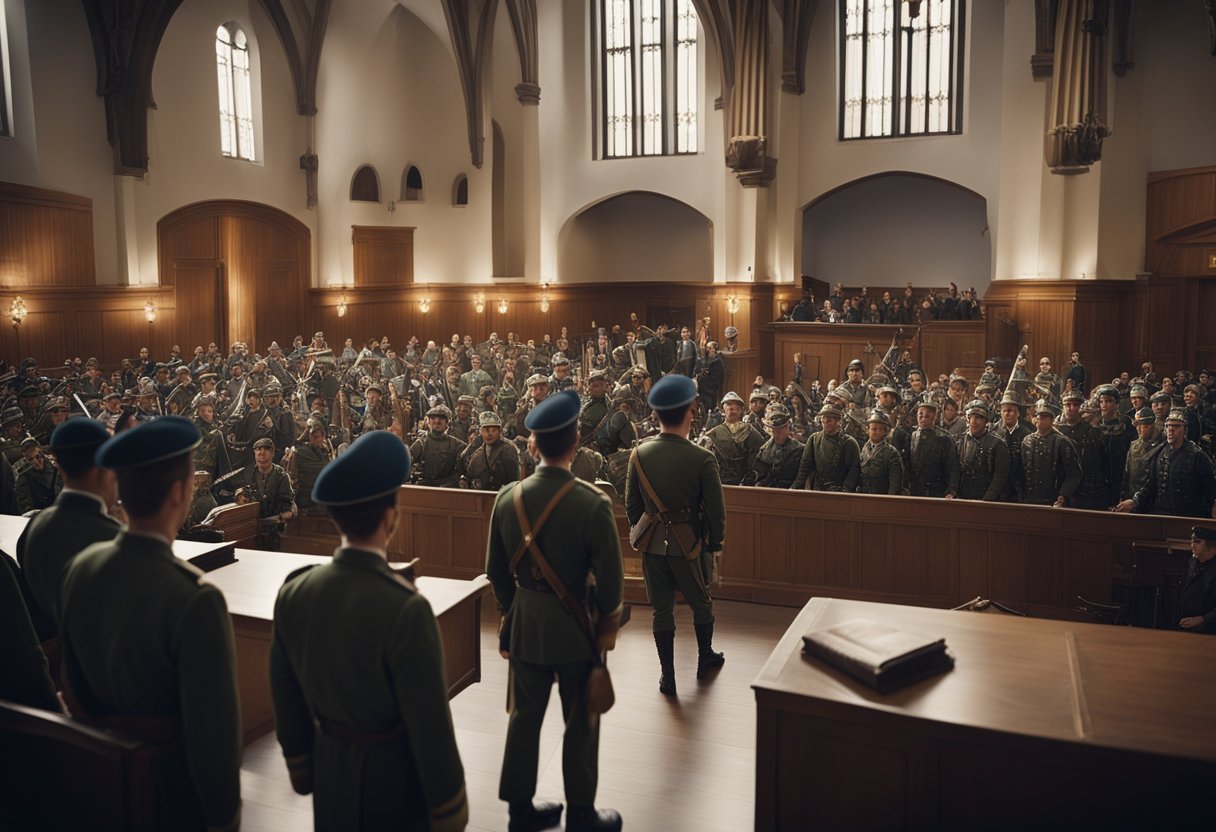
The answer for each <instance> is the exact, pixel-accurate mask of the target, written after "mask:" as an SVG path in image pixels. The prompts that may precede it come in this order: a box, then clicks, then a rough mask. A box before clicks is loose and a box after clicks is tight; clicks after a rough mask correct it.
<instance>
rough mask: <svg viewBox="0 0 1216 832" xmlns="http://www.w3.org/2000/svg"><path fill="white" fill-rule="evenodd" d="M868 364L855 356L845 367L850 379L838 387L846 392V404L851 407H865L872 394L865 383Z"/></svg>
mask: <svg viewBox="0 0 1216 832" xmlns="http://www.w3.org/2000/svg"><path fill="white" fill-rule="evenodd" d="M865 374H866V365H865V364H863V363H862V361H861V359H860V358H854V359H853V360H852V361H850V362H849V366H848V367H846V368H845V375H846V376H847V377H848V380H847V381H845V382H843V383H842V384H841V385H840V386H839V387H837V388H836V389H837V390H838V391H841V392H843V393H844V400H845V404H846V405H848V406H851V407H865V406H866V404H867V402H868V400H869V396H870V390H869V388H868V387H866V383H865Z"/></svg>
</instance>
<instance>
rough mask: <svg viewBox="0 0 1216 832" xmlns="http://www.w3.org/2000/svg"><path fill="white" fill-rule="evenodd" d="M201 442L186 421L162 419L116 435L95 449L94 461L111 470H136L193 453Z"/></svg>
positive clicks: (199, 434) (198, 435)
mask: <svg viewBox="0 0 1216 832" xmlns="http://www.w3.org/2000/svg"><path fill="white" fill-rule="evenodd" d="M202 441H203V436H202V434H201V433H199V432H198V428H196V427H195V426H194V423H193V422H191V421H190V420H189V419H183V418H182V417H181V416H163V417H161V418H159V419H153V420H152V421H150V422H145V423H144V424H142V425H139V426H138V427H135V428H132V429H131V430H125V431H123V432H122V433H120V434H117V435H116V436H115V437H114V438H113V439H110V440H109V441H108V442H106V443H105V444H104V445H102V446H101V447H100V448H98V449H97V456H96V457H95V458H94V461H95V462H96V463H97V465H98V467H100V468H109V469H110V470H112V471H121V470H123V469H126V468H138V467H139V466H141V465H151V464H152V463H154V462H162V461H164V460H166V459H172V458H173V457H175V456H181V455H182V454H184V453H187V452H189V451H193V450H194V449H195V448H197V447H198V444H199V443H200V442H202Z"/></svg>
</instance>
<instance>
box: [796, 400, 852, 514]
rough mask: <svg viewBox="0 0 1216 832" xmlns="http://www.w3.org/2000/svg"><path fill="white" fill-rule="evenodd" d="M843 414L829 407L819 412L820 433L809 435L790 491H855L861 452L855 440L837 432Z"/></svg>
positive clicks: (827, 405)
mask: <svg viewBox="0 0 1216 832" xmlns="http://www.w3.org/2000/svg"><path fill="white" fill-rule="evenodd" d="M843 417H844V414H843V413H841V412H840V410H839V409H837V408H835V407H833V406H832V405H830V404H824V406H823V407H822V408H820V410H819V424H820V425H821V426H822V429H821V430H818V431H815V432H814V433H812V434H811V437H810V439H808V440H807V441H806V445H805V446H803V449H802V459H801V460H800V461H799V463H798V476H797V477H795V478H794V484H793V485H791V486H790V488H793V489H797V490H802V489H804V488H805V489H807V490H808V491H844V492H847V493H852V492H854V491H856V490H857V483H858V482H859V481H860V480H861V449H860V448H859V447H858V446H857V440H856V439H854V438H853V437H851V436H848V435H846V434H845V433H844V432H843V431H842V430H841V429H840V421H841V419H842V418H843Z"/></svg>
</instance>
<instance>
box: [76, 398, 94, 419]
mask: <svg viewBox="0 0 1216 832" xmlns="http://www.w3.org/2000/svg"><path fill="white" fill-rule="evenodd" d="M72 398H73V399H75V400H76V404H78V405H80V409H81V410H82V411H84V415H85V416H88V417H89V418H90V419H92V418H93V414H91V413H89V409H88V408H87V407H85V406H84V402H82V401H81V400H80V394H79V393H73V394H72Z"/></svg>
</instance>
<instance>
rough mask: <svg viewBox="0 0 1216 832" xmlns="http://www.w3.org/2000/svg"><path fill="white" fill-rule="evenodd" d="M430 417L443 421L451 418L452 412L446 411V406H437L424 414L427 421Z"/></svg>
mask: <svg viewBox="0 0 1216 832" xmlns="http://www.w3.org/2000/svg"><path fill="white" fill-rule="evenodd" d="M432 416H440V417H442V418H444V419H451V418H452V411H450V410H448V406H447V405H446V404H437V405H435V406H434V407H432V408H431V409H430V410H428V411H427V412H426V417H427V418H428V419H429V418H431V417H432Z"/></svg>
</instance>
